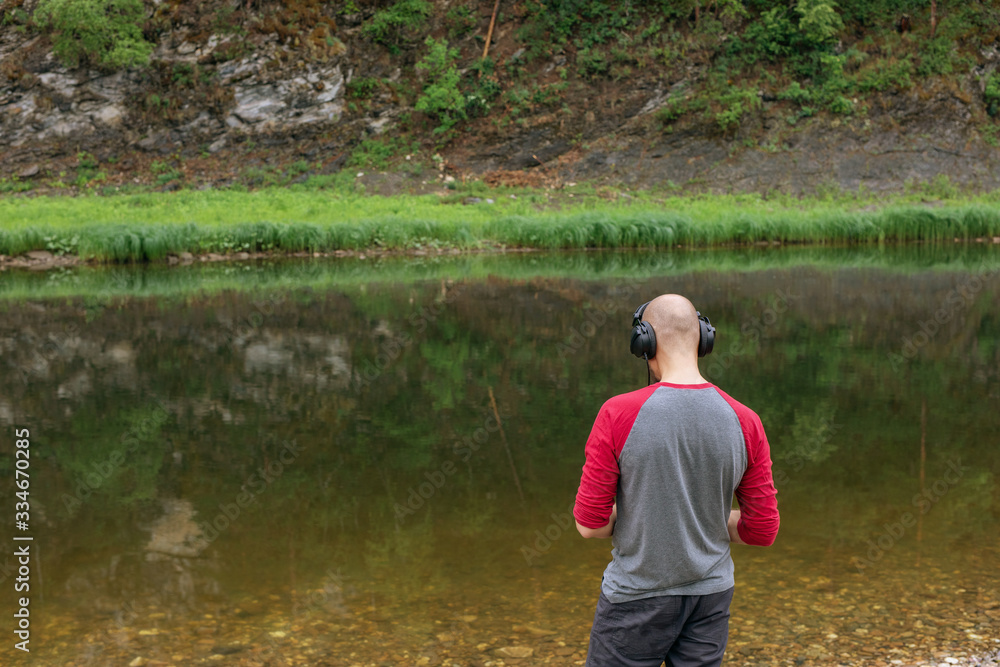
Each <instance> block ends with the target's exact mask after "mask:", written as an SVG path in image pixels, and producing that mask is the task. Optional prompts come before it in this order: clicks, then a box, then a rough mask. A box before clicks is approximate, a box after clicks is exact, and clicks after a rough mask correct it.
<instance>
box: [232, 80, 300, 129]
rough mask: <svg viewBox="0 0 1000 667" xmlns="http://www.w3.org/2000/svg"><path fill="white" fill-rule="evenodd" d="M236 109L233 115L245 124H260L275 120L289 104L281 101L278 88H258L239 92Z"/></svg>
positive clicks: (268, 86)
mask: <svg viewBox="0 0 1000 667" xmlns="http://www.w3.org/2000/svg"><path fill="white" fill-rule="evenodd" d="M235 98H236V108H235V109H233V114H234V115H235V116H236V117H237V118H239V119H240V120H242V121H243V122H244V123H259V122H260V121H263V120H268V119H273V118H274V117H275V116H276V115H277V114H278V113H279V112H281V111H282V110H283V109H284V108H285V107H286V106H288V105H287V104H285V102H284V100H282V99H281V91H280V89H279V88H278V87H277V86H272V85H267V86H257V87H255V88H250V89H247V90H242V91H238V92H237V93H236V95H235Z"/></svg>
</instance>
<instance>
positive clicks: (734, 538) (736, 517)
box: [726, 510, 746, 544]
mask: <svg viewBox="0 0 1000 667" xmlns="http://www.w3.org/2000/svg"><path fill="white" fill-rule="evenodd" d="M740 516H741V515H740V511H739V510H730V511H729V521H728V522H727V523H726V528H728V529H729V541H730V542H732V543H733V544H746V542H744V541H743V538H742V537H740V530H739V523H740Z"/></svg>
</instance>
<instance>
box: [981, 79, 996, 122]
mask: <svg viewBox="0 0 1000 667" xmlns="http://www.w3.org/2000/svg"><path fill="white" fill-rule="evenodd" d="M983 98H984V101H985V102H986V113H988V114H989V115H990V117H991V118H996V117H997V116H1000V74H997V73H996V72H994V73H993V74H990V76H989V77H988V78H987V79H986V90H985V91H984V92H983Z"/></svg>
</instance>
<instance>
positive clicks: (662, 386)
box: [573, 294, 779, 667]
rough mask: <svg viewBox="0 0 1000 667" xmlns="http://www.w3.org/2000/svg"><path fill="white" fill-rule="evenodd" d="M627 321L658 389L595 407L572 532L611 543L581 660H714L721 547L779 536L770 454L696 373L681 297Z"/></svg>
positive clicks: (692, 325)
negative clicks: (586, 648)
mask: <svg viewBox="0 0 1000 667" xmlns="http://www.w3.org/2000/svg"><path fill="white" fill-rule="evenodd" d="M636 320H637V321H636V322H633V340H632V349H633V354H636V355H637V356H640V357H643V358H645V359H646V363H647V364H648V366H649V371H650V373H651V374H652V376H653V378H655V380H656V382H655V383H653V384H651V385H649V386H648V387H644V388H643V389H640V390H638V391H633V392H630V393H627V394H621V395H619V396H615V397H613V398H611V399H609V400H608V401H607V402H606V403H605V404H604V405H603V406H602V407H601V410H600V412H599V413H598V415H597V419H596V421H595V422H594V427H593V429H592V430H591V433H590V437H589V438H588V440H587V445H586V463H585V464H584V466H583V476H582V478H581V480H580V489H579V491H578V492H577V496H576V505H575V507H574V509H573V515H574V516H575V518H576V527H577V530H579V531H580V534H581V535H583V536H584V537H587V538H592V537H597V538H600V537H610V538H612V547H613V548H612V550H611V557H612V558H611V563H610V564H608V566H607V568H606V569H605V570H604V577H603V579H602V582H601V594H600V597H599V598H598V602H597V612H596V614H595V616H594V625H593V627H592V629H591V633H590V650H589V652H588V655H587V665H588V666H589V667H617V666H622V667H659V666H660V663H661V662H665V663H666V665H667V667H709V666H712V665H719V664H721V662H722V656H723V653H725V650H726V641H727V639H728V635H729V605H730V602H731V601H732V597H733V587H734V578H733V560H732V557H731V556H730V552H729V545H730V543H731V542H736V543H738V544H752V545H759V546H769V545H771V544H772V543H773V542H774V538H775V536H776V535H777V533H778V523H779V517H778V507H777V502H776V498H775V495H776V491H775V489H774V481H773V478H772V476H771V454H770V447H769V446H768V444H767V437H766V436H765V434H764V427H763V426H762V425H761V423H760V418H759V417H757V415H756V414H755V413H754V412H753V411H752V410H750V409H749V408H747V407H746V406H744V405H743V404H741V403H739V402H737V401H735V400H734V399H732V398H731V397H730V396H728V395H727V394H726V393H725V392H723V391H722V390H721V389H719V388H718V387H716V386H715V385H713V384H711V383H710V382H708V381H706V380H705V378H703V377H702V376H701V373H700V372H699V370H698V351H699V341H700V340H701V337H702V335H703V334H702V333H701V326H700V324H699V320H698V314H697V313H696V311H695V309H694V306H693V305H691V302H690V301H688V300H687V299H686V298H684V297H683V296H680V295H678V294H664V295H662V296H659V297H657V298H655V299H653V300H652V301H650V302H649V303H648V304H647V305H646V306H645V308H642V307H640V309H639V310H638V311H636ZM734 496H735V498H736V500H737V501H738V502H739V506H740V509H738V510H733V509H732V506H733V497H734Z"/></svg>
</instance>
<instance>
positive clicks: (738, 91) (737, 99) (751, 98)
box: [714, 86, 761, 133]
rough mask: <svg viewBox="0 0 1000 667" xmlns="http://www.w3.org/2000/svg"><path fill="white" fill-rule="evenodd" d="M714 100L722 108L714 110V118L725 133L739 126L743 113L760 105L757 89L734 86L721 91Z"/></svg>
mask: <svg viewBox="0 0 1000 667" xmlns="http://www.w3.org/2000/svg"><path fill="white" fill-rule="evenodd" d="M716 100H717V101H718V103H719V105H720V106H721V107H722V108H721V110H719V111H716V112H715V114H714V119H715V122H716V124H717V125H718V126H719V129H720V130H722V131H723V132H725V133H728V132H730V131H734V130H736V129H737V128H739V126H740V124H741V123H742V121H743V115H744V114H745V113H747V112H748V111H752V110H755V109H759V108H760V106H761V101H760V97H759V96H758V95H757V91H755V90H750V89H747V88H737V87H735V86H733V87H730V88H728V89H727V90H725V91H723V92H722V93H721V94H720V95H719V96H718V97H717V98H716Z"/></svg>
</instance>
